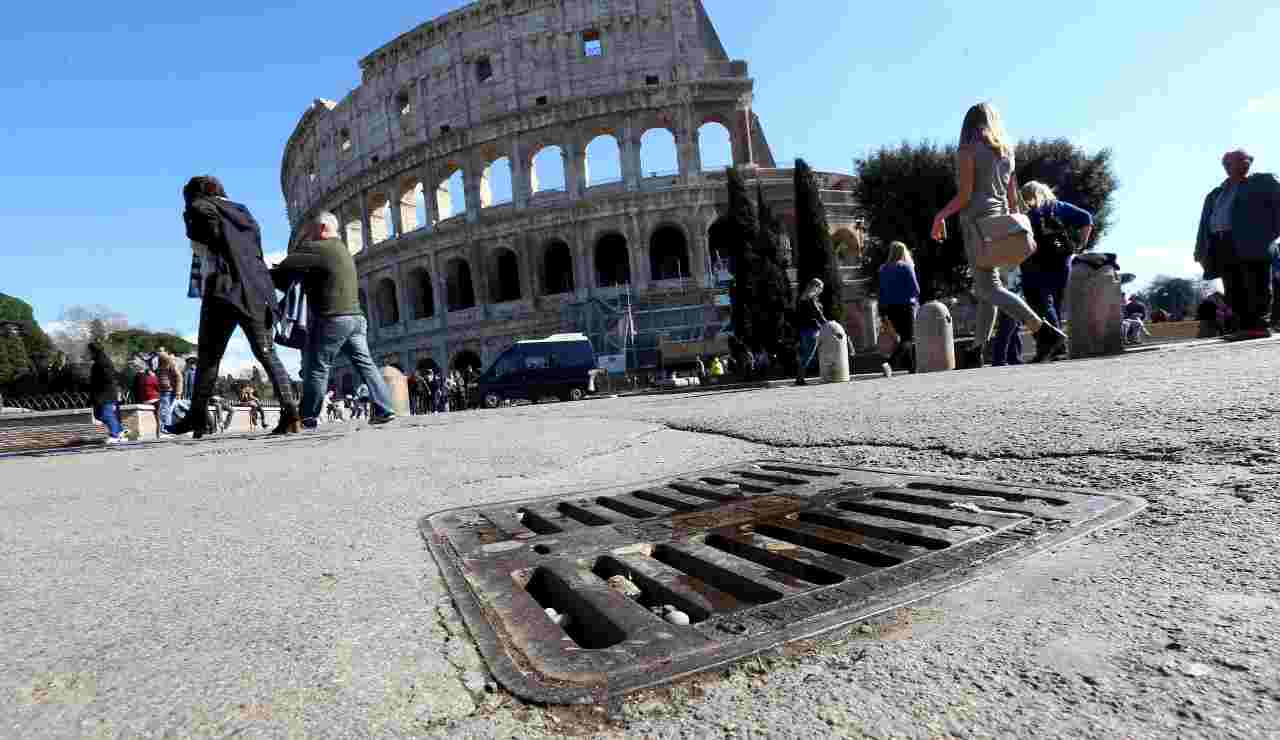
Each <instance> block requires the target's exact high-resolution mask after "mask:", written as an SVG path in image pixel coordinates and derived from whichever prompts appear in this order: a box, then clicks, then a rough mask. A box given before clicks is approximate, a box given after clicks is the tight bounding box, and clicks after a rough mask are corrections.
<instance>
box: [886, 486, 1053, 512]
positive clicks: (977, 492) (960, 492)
mask: <svg viewBox="0 0 1280 740" xmlns="http://www.w3.org/2000/svg"><path fill="white" fill-rule="evenodd" d="M907 488H909V489H911V490H913V491H937V492H939V493H954V494H956V495H957V496H992V497H995V498H1002V499H1004V500H1005V501H1043V502H1045V503H1046V504H1049V505H1050V506H1066V505H1067V504H1069V503H1071V502H1069V501H1067V500H1065V499H1060V498H1053V497H1051V496H1027V495H1024V494H1021V493H1015V492H1014V491H993V490H986V489H982V488H963V487H961V486H949V485H947V484H945V483H908V484H907Z"/></svg>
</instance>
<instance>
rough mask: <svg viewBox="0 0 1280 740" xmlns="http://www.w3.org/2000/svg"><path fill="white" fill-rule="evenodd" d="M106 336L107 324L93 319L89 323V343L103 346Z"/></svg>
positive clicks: (107, 333)
mask: <svg viewBox="0 0 1280 740" xmlns="http://www.w3.org/2000/svg"><path fill="white" fill-rule="evenodd" d="M108 335H109V332H108V330H107V322H105V321H103V320H102V319H94V320H92V321H90V322H89V341H90V342H91V343H93V344H105V343H106V341H107V336H108Z"/></svg>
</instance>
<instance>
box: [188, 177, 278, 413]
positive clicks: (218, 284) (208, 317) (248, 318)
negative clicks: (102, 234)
mask: <svg viewBox="0 0 1280 740" xmlns="http://www.w3.org/2000/svg"><path fill="white" fill-rule="evenodd" d="M182 197H183V198H184V199H185V200H186V204H187V207H186V210H184V211H183V213H182V219H183V221H185V222H186V226H187V238H189V239H191V241H193V242H196V243H197V244H201V245H204V247H205V249H206V250H208V252H209V254H210V256H211V261H212V263H213V269H212V270H211V274H209V275H208V277H207V278H206V279H205V281H204V284H203V285H202V286H201V291H202V292H201V297H202V299H203V300H202V301H201V304H200V333H199V339H198V342H199V348H198V359H197V364H196V379H195V384H194V385H195V388H194V389H193V390H192V392H191V408H193V409H203V408H205V407H207V406H208V405H209V399H210V398H211V397H212V396H213V390H214V384H215V383H216V382H217V380H218V368H219V366H220V365H221V364H222V356H223V354H225V353H226V351H227V342H229V341H231V335H232V333H233V332H235V330H236V327H237V326H239V327H240V328H241V329H243V330H244V334H245V337H247V338H248V340H249V346H250V348H252V350H253V356H254V357H255V358H257V360H258V362H259V363H261V364H262V366H263V367H264V368H266V371H267V376H268V377H270V378H271V386H272V388H273V389H274V390H275V393H276V398H277V399H279V401H280V423H279V424H278V425H277V426H276V428H275V430H274V431H272V434H285V433H288V432H296V431H299V428H298V422H299V420H300V417H299V416H298V403H297V400H296V399H295V398H294V396H293V386H292V385H291V384H290V383H289V374H288V373H286V372H285V369H284V365H283V364H281V363H280V358H279V357H278V356H277V355H276V348H275V331H274V325H275V319H276V295H275V289H274V288H273V287H272V284H271V274H270V273H269V272H268V271H267V264H266V263H265V262H263V260H262V232H261V230H260V229H259V228H258V222H257V221H255V220H254V218H253V215H252V214H250V213H249V209H248V208H245V207H244V206H242V205H240V204H239V203H234V202H232V201H230V200H228V199H227V192H226V190H224V189H223V187H222V183H221V182H219V181H218V179H217V178H215V177H207V176H206V177H193V178H191V181H190V182H188V183H187V185H186V187H184V188H183V189H182ZM206 427H207V425H206V423H205V420H204V415H203V414H188V415H187V416H186V418H184V419H183V420H182V422H179V423H178V424H177V425H175V426H174V431H175V433H177V434H183V433H186V432H194V433H195V436H196V437H197V438H199V437H201V436H203V435H204V433H205V432H207V431H208V429H207V428H206Z"/></svg>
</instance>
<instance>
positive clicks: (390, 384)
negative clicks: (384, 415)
mask: <svg viewBox="0 0 1280 740" xmlns="http://www.w3.org/2000/svg"><path fill="white" fill-rule="evenodd" d="M382 381H383V382H384V383H386V384H387V391H388V392H389V393H390V394H391V407H392V409H393V410H394V411H395V412H396V413H397V414H399V415H400V416H408V415H409V379H408V378H406V377H405V376H404V373H402V372H400V371H399V370H397V369H395V368H394V367H392V366H390V365H387V366H386V367H384V368H382Z"/></svg>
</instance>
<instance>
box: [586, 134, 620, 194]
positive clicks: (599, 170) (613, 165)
mask: <svg viewBox="0 0 1280 740" xmlns="http://www.w3.org/2000/svg"><path fill="white" fill-rule="evenodd" d="M586 153H587V164H586V168H587V171H586V173H585V175H586V181H587V187H592V186H593V185H608V184H611V183H615V182H622V146H621V145H620V144H619V143H618V138H617V137H616V136H614V135H613V134H612V133H611V132H604V133H601V134H599V135H597V136H596V137H595V138H593V139H591V140H590V141H589V142H587V146H586Z"/></svg>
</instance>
